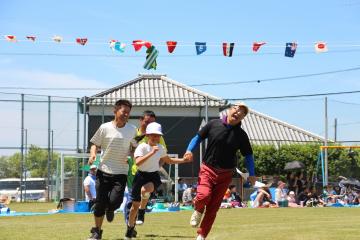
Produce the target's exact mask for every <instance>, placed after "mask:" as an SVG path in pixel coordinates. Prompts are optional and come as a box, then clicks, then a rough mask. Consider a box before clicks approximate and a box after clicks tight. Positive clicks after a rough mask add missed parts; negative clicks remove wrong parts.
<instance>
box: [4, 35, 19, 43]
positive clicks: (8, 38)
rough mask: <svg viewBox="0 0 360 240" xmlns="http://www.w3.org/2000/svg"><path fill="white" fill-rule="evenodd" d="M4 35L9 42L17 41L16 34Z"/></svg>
mask: <svg viewBox="0 0 360 240" xmlns="http://www.w3.org/2000/svg"><path fill="white" fill-rule="evenodd" d="M4 37H5V39H6V41H8V42H16V37H15V36H14V35H5V36H4Z"/></svg>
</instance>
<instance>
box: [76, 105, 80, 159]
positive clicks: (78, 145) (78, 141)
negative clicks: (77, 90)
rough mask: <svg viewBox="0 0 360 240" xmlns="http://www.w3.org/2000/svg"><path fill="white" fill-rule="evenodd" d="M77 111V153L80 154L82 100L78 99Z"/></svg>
mask: <svg viewBox="0 0 360 240" xmlns="http://www.w3.org/2000/svg"><path fill="white" fill-rule="evenodd" d="M76 101H77V105H76V108H77V111H76V152H78V153H79V152H80V99H79V98H77V99H76Z"/></svg>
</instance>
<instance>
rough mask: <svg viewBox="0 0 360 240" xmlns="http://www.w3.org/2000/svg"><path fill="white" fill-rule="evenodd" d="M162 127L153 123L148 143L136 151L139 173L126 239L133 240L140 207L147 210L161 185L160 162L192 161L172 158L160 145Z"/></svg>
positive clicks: (132, 194) (133, 189) (149, 127)
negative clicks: (152, 195) (154, 193)
mask: <svg viewBox="0 0 360 240" xmlns="http://www.w3.org/2000/svg"><path fill="white" fill-rule="evenodd" d="M162 135H163V134H162V130H161V125H160V124H158V123H156V122H152V123H150V124H149V125H148V126H147V127H146V136H147V137H148V141H147V143H141V144H140V145H139V146H138V147H137V148H136V150H135V153H134V158H135V161H136V165H137V166H138V171H137V173H136V175H135V178H134V182H133V186H132V192H131V196H132V201H133V202H132V206H131V209H130V215H129V222H128V226H127V231H126V235H125V239H132V237H133V232H134V229H135V218H136V215H137V213H138V209H139V207H140V208H141V209H145V207H146V204H147V202H148V199H149V197H150V194H151V193H152V192H153V191H155V190H156V189H157V188H158V187H159V186H160V185H161V179H160V175H159V173H158V171H159V168H160V167H159V162H160V161H164V162H165V163H168V164H180V163H186V162H189V161H190V159H188V158H186V159H183V158H181V159H179V158H170V157H169V156H168V155H167V154H166V151H165V149H164V147H163V146H162V145H161V144H159V141H160V137H161V136H162Z"/></svg>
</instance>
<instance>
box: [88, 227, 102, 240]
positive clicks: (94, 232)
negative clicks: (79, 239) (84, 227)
mask: <svg viewBox="0 0 360 240" xmlns="http://www.w3.org/2000/svg"><path fill="white" fill-rule="evenodd" d="M102 233H103V230H100V231H99V229H98V228H97V227H93V228H91V230H90V236H89V238H88V240H100V239H101V236H102Z"/></svg>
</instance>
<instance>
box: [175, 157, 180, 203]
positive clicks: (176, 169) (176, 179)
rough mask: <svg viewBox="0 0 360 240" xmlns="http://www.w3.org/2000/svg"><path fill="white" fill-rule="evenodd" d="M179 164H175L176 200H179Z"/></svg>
mask: <svg viewBox="0 0 360 240" xmlns="http://www.w3.org/2000/svg"><path fill="white" fill-rule="evenodd" d="M178 185H179V164H175V201H174V202H178V200H179V186H178Z"/></svg>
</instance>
